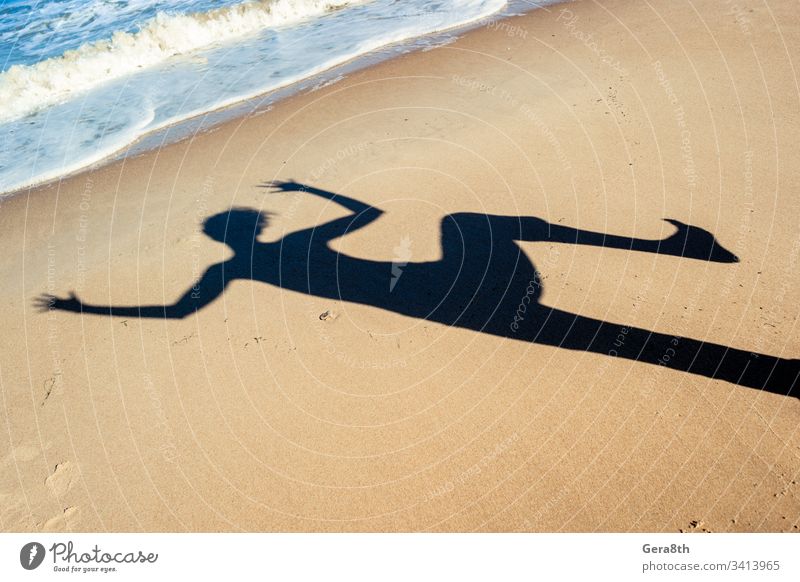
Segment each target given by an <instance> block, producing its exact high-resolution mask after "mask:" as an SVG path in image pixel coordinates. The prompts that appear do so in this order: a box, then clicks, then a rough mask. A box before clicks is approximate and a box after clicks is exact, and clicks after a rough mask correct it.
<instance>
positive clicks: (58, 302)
mask: <svg viewBox="0 0 800 582" xmlns="http://www.w3.org/2000/svg"><path fill="white" fill-rule="evenodd" d="M81 305H82V304H81V301H80V299H78V296H77V295H75V292H74V291H70V293H69V296H68V297H67V298H65V299H61V298H60V297H57V296H55V295H49V294H47V293H43V294H41V295H39V296H38V297H34V298H33V308H34V309H36V311H39V312H40V313H41V312H45V311H49V310H51V309H58V310H60V311H76V312H80V311H81Z"/></svg>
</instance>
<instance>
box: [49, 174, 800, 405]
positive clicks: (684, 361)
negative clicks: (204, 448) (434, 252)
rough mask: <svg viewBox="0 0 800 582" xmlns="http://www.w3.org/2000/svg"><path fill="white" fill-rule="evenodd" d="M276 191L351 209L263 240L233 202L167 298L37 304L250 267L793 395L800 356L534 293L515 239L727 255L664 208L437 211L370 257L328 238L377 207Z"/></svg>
mask: <svg viewBox="0 0 800 582" xmlns="http://www.w3.org/2000/svg"><path fill="white" fill-rule="evenodd" d="M262 187H264V188H269V189H272V190H274V191H283V192H303V193H305V194H307V195H310V196H318V197H320V198H323V199H325V200H330V201H333V202H336V203H338V204H340V205H341V206H343V207H344V208H346V209H347V210H349V211H350V214H349V215H347V216H345V217H343V218H339V219H336V220H332V221H330V222H327V223H325V224H322V225H320V226H316V227H313V228H308V229H305V230H299V231H297V232H292V233H290V234H287V235H285V236H284V237H283V238H281V239H280V240H278V241H275V242H268V243H263V242H259V241H258V240H257V237H258V236H259V234H260V233H261V231H262V229H264V228H265V227H266V226H267V224H268V215H267V214H265V213H261V212H258V211H256V210H253V209H249V208H232V209H230V210H229V211H226V212H223V213H220V214H216V215H214V216H211V217H209V218H208V219H207V220H206V221H205V222H204V223H203V230H204V232H205V234H206V235H208V236H209V237H211V238H212V239H214V240H217V241H219V242H222V243H225V244H227V245H228V246H229V247H230V248H231V249H232V250H233V252H234V256H233V257H232V258H230V259H228V260H227V261H224V262H221V263H217V264H215V265H212V266H210V267H209V268H208V269H207V270H206V271H205V273H204V274H203V276H202V277H201V278H200V279H199V280H198V281H197V282H196V283H194V284H193V285H192V286H191V287H190V288H189V289H188V290H187V291H186V293H184V295H183V296H182V297H180V298H179V299H178V300H177V301H176V302H175V303H173V304H171V305H141V306H130V307H122V306H107V305H93V304H90V303H86V302H84V301H81V300H80V299H78V298H77V297H76V296H75V295H74V294H70V296H69V297H67V298H59V297H54V296H51V295H43V296H40V297H38V298H37V299H36V300H35V304H36V306H37V307H39V308H40V309H42V310H48V309H59V310H63V311H73V312H77V313H85V314H97V315H112V316H121V317H149V318H184V317H186V316H188V315H191V314H193V313H195V312H196V311H197V310H199V309H202V308H203V307H205V306H206V305H208V304H209V303H210V302H212V301H214V300H215V299H216V298H218V297H219V296H220V295H221V294H222V293H223V292H224V290H225V287H226V286H227V285H228V284H229V283H230V282H231V281H234V280H236V279H249V280H252V281H261V282H263V283H268V284H270V285H275V286H277V287H279V288H281V289H288V290H291V291H296V292H299V293H305V294H308V295H313V296H316V297H325V298H328V299H334V300H341V301H347V302H350V303H359V304H363V305H369V306H372V307H377V308H379V309H384V310H386V311H391V312H394V313H400V314H402V315H406V316H409V317H414V318H419V319H427V320H429V321H434V322H437V323H441V324H444V325H448V326H455V327H460V328H465V329H470V330H473V331H476V332H481V333H486V334H491V335H495V336H499V337H503V338H509V339H513V340H518V341H524V342H533V343H537V344H542V345H549V346H555V347H559V348H564V349H568V350H575V351H588V352H594V353H597V354H603V355H606V356H610V357H618V358H625V359H629V360H636V361H637V362H641V363H643V364H650V365H656V366H658V365H660V366H666V367H668V368H671V369H673V370H680V371H684V372H688V373H691V374H697V375H699V376H705V377H708V378H717V379H720V380H725V381H727V382H731V383H733V384H738V385H740V386H747V387H750V388H755V389H761V390H767V391H770V392H774V393H778V394H783V395H792V396H795V395H796V385H797V378H798V374H799V373H800V361H798V360H796V359H783V358H778V357H774V356H769V355H766V354H757V353H753V352H749V351H746V350H740V349H736V348H732V347H728V346H724V345H719V344H715V343H711V342H706V341H700V340H697V339H690V338H686V337H679V336H672V335H669V334H662V333H658V332H655V331H650V330H646V329H639V328H637V327H633V326H630V325H623V324H619V323H613V322H609V321H602V320H598V319H592V318H590V317H585V316H583V315H578V314H575V313H568V312H566V311H561V310H559V309H556V308H553V307H549V306H546V305H543V304H542V303H540V296H541V293H542V281H541V277H540V275H539V273H538V272H537V270H536V268H535V267H534V265H533V263H531V261H530V260H529V259H528V257H527V256H526V255H525V253H523V252H522V249H521V248H520V247H519V245H517V244H516V241H548V242H551V243H566V244H577V245H588V246H595V247H604V248H613V249H620V250H625V251H636V252H644V253H656V254H659V255H669V256H673V257H677V258H681V259H694V260H698V261H713V262H717V263H735V262H737V261H738V259H737V257H736V256H735V255H733V254H731V253H730V252H728V251H727V250H725V249H724V248H723V247H722V246H721V245H720V244H719V243H718V242H717V241H716V240H715V238H714V237H713V236H712V235H711V233H709V232H708V231H706V230H703V229H701V228H697V227H694V226H690V225H686V224H683V223H681V222H679V221H677V220H669V222H670V223H672V224H673V225H674V226H675V227H676V232H675V233H674V234H673V235H672V236H670V237H668V238H666V239H663V240H645V239H639V238H630V237H625V236H616V235H608V234H604V233H599V232H591V231H586V230H580V229H575V228H570V227H567V226H561V225H557V224H550V223H548V222H546V221H544V220H541V219H538V218H534V217H520V216H494V215H487V214H475V213H458V214H451V215H448V216H446V217H444V218H443V219H442V223H441V245H442V258H441V259H440V260H438V261H430V262H412V261H410V256H408V254H409V253H406V252H405V251H404V250H403V249H402V248H401V249H399V250H400V252H399V253H398V254H399V255H403V256H398V257H397V258H396V260H395V261H371V260H366V259H361V258H358V257H353V256H349V255H347V254H345V253H341V252H338V251H335V250H333V249H332V248H331V247H330V246H329V244H330V243H331V241H333V240H335V239H337V238H339V237H342V236H345V235H347V234H348V233H350V232H353V231H355V230H357V229H360V228H364V227H365V226H367V225H368V224H370V223H372V222H373V221H375V220H376V219H377V218H378V217H379V216H381V214H382V213H383V211H381V210H379V209H378V208H375V207H373V206H370V205H368V204H364V203H362V202H360V201H358V200H354V199H352V198H349V197H347V196H344V195H341V194H335V193H333V192H327V191H325V190H321V189H318V188H313V187H311V186H306V185H303V184H299V183H296V182H269V183H267V184H264V185H262Z"/></svg>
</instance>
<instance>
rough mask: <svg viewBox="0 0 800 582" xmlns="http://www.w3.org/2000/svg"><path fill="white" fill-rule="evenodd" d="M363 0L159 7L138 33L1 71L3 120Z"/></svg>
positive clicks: (0, 118) (282, 0)
mask: <svg viewBox="0 0 800 582" xmlns="http://www.w3.org/2000/svg"><path fill="white" fill-rule="evenodd" d="M361 2H363V0H349V1H347V0H254V1H251V2H246V3H243V4H238V5H234V6H228V7H225V8H218V9H212V10H209V11H207V12H197V13H193V14H169V13H166V12H159V13H157V14H156V15H155V17H153V18H151V19H149V20H148V21H146V22H145V23H143V24H142V26H140V27H139V29H138V30H137V31H135V32H123V31H117V32H115V33H114V34H113V35H112V37H111V38H110V39H109V40H100V41H95V42H89V43H86V44H84V45H82V46H80V47H79V48H77V49H74V50H69V51H66V52H65V53H64V54H62V55H60V56H57V57H52V58H48V59H46V60H43V61H41V62H38V63H36V64H32V65H14V66H12V67H11V68H10V69H8V70H7V71H5V72H3V73H0V103H3V107H2V109H0V122H3V121H9V120H13V119H17V118H20V117H24V116H26V115H28V114H30V113H33V112H35V111H38V110H40V109H42V108H45V107H48V106H50V105H54V104H56V103H60V102H63V101H65V100H67V99H68V98H70V97H71V96H73V95H74V94H76V93H79V92H83V91H87V90H89V89H92V88H93V87H96V86H98V85H100V84H102V83H104V82H106V81H109V80H111V79H117V78H119V77H123V76H125V75H129V74H131V73H133V72H136V71H137V70H139V69H143V68H146V67H151V66H153V65H157V64H159V63H162V62H164V61H165V60H167V59H169V58H172V57H175V56H177V55H185V54H187V53H191V52H192V51H196V50H198V49H201V48H204V47H209V46H211V45H214V44H218V43H222V42H225V41H228V40H230V39H234V38H238V37H242V36H246V35H250V34H254V33H257V32H259V31H261V30H264V29H266V28H274V27H279V26H282V25H288V24H292V23H295V22H298V21H301V20H303V19H305V18H310V17H314V16H319V15H321V14H323V13H325V12H328V11H331V10H335V9H337V8H342V7H344V6H346V5H349V4H358V3H361Z"/></svg>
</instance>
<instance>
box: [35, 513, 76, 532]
mask: <svg viewBox="0 0 800 582" xmlns="http://www.w3.org/2000/svg"><path fill="white" fill-rule="evenodd" d="M80 516H81V515H80V510H79V509H78V508H77V507H67V508H66V509H65V510H64V512H63V513H62V514H61V515H56V516H55V517H51V518H50V519H48V520H47V521H46V522H44V524H43V525H42V526H41V530H42V531H65V530H67V531H69V530H74V529H75V527H76V526H77V525H78V523H79V522H80Z"/></svg>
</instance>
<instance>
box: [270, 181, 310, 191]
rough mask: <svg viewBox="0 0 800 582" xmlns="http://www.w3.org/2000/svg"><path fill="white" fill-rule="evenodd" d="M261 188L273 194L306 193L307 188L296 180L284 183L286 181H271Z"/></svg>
mask: <svg viewBox="0 0 800 582" xmlns="http://www.w3.org/2000/svg"><path fill="white" fill-rule="evenodd" d="M259 187H260V188H266V189H270V190H272V191H273V192H305V191H306V186H305V185H304V184H300V183H298V182H295V181H294V180H289V181H288V182H287V181H284V180H270V181H269V182H264V183H263V184H261V186H259Z"/></svg>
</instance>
